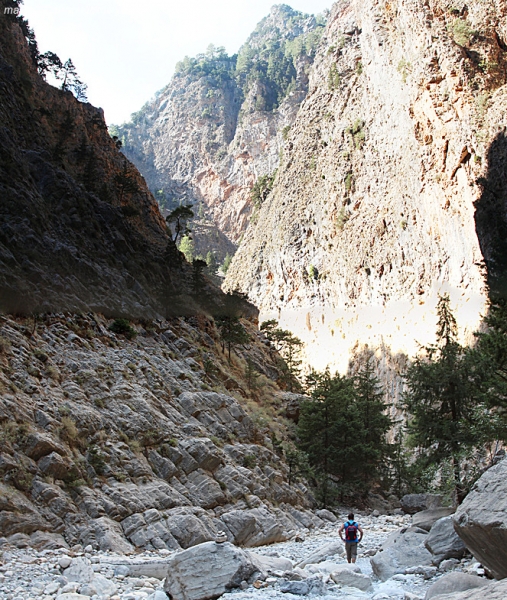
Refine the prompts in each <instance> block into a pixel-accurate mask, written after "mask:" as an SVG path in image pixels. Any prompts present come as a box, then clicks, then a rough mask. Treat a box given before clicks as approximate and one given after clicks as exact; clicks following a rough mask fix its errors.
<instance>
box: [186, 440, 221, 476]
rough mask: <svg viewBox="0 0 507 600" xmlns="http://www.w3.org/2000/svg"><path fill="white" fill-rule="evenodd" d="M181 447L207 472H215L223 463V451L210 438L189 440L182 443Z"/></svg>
mask: <svg viewBox="0 0 507 600" xmlns="http://www.w3.org/2000/svg"><path fill="white" fill-rule="evenodd" d="M180 446H181V447H182V448H183V449H184V450H186V451H187V452H188V453H189V454H190V456H191V457H192V458H193V459H194V460H195V461H196V462H197V465H198V466H199V468H200V469H204V470H205V471H215V470H216V469H217V468H218V467H219V466H220V465H221V464H222V462H223V459H222V456H221V451H220V450H219V449H218V448H217V447H216V446H215V444H214V443H213V442H212V441H211V440H210V439H208V438H189V439H186V440H183V441H182V442H180Z"/></svg>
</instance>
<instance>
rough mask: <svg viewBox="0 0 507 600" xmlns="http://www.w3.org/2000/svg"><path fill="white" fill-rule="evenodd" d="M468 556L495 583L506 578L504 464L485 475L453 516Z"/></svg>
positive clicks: (506, 488) (506, 478) (506, 471)
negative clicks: (475, 561)
mask: <svg viewBox="0 0 507 600" xmlns="http://www.w3.org/2000/svg"><path fill="white" fill-rule="evenodd" d="M454 527H455V529H456V532H457V534H458V535H459V536H460V538H461V539H462V540H463V541H464V542H465V544H466V545H467V547H468V548H469V550H470V551H471V552H472V554H473V555H474V556H475V557H476V558H477V560H479V561H480V562H481V563H482V564H483V565H484V566H485V567H487V568H488V569H489V570H490V571H491V573H492V574H493V575H494V576H495V577H496V578H497V579H503V578H504V577H507V460H506V459H503V460H502V461H500V462H499V463H498V464H497V465H495V466H494V467H492V468H491V469H489V470H488V471H486V472H485V473H484V474H483V475H482V477H481V478H480V479H479V480H478V481H477V482H476V483H475V485H474V487H473V488H472V490H471V492H470V493H469V494H468V496H467V497H466V498H465V500H464V501H463V504H461V506H460V507H459V508H458V510H457V511H456V514H455V515H454Z"/></svg>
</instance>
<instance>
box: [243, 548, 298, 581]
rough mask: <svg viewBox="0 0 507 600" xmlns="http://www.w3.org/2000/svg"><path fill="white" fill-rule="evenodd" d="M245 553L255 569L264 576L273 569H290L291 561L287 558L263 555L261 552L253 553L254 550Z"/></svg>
mask: <svg viewBox="0 0 507 600" xmlns="http://www.w3.org/2000/svg"><path fill="white" fill-rule="evenodd" d="M246 555H247V556H248V558H250V560H251V561H252V563H253V564H254V565H255V567H256V568H257V570H258V571H259V572H260V573H262V574H263V575H265V576H267V575H269V574H270V573H271V572H273V571H292V566H293V565H292V561H290V560H289V559H288V558H283V557H277V556H263V555H262V554H255V553H254V552H246Z"/></svg>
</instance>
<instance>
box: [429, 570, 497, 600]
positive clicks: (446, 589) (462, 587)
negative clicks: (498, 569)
mask: <svg viewBox="0 0 507 600" xmlns="http://www.w3.org/2000/svg"><path fill="white" fill-rule="evenodd" d="M489 583H490V582H489V580H487V579H484V578H483V577H477V575H469V574H468V573H460V572H458V571H455V572H454V573H448V574H447V575H444V576H443V577H441V578H440V579H439V580H438V581H435V583H434V584H433V585H431V586H430V588H429V589H428V591H427V592H426V596H425V600H431V598H435V596H441V595H443V594H454V593H455V592H464V591H466V590H470V589H476V588H483V587H486V586H487V585H489ZM488 593H489V590H488ZM481 598H484V592H482V596H481ZM488 598H489V595H488Z"/></svg>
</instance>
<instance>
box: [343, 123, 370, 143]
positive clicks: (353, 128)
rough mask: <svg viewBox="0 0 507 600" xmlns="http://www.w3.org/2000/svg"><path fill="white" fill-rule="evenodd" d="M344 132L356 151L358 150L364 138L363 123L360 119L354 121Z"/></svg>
mask: <svg viewBox="0 0 507 600" xmlns="http://www.w3.org/2000/svg"><path fill="white" fill-rule="evenodd" d="M346 131H347V133H348V134H350V135H351V136H352V141H353V142H354V147H355V148H356V150H360V149H361V148H362V146H363V144H364V141H365V137H366V136H365V133H364V121H363V120H362V119H356V120H355V121H354V122H353V123H352V125H349V126H348V127H347V129H346Z"/></svg>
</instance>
